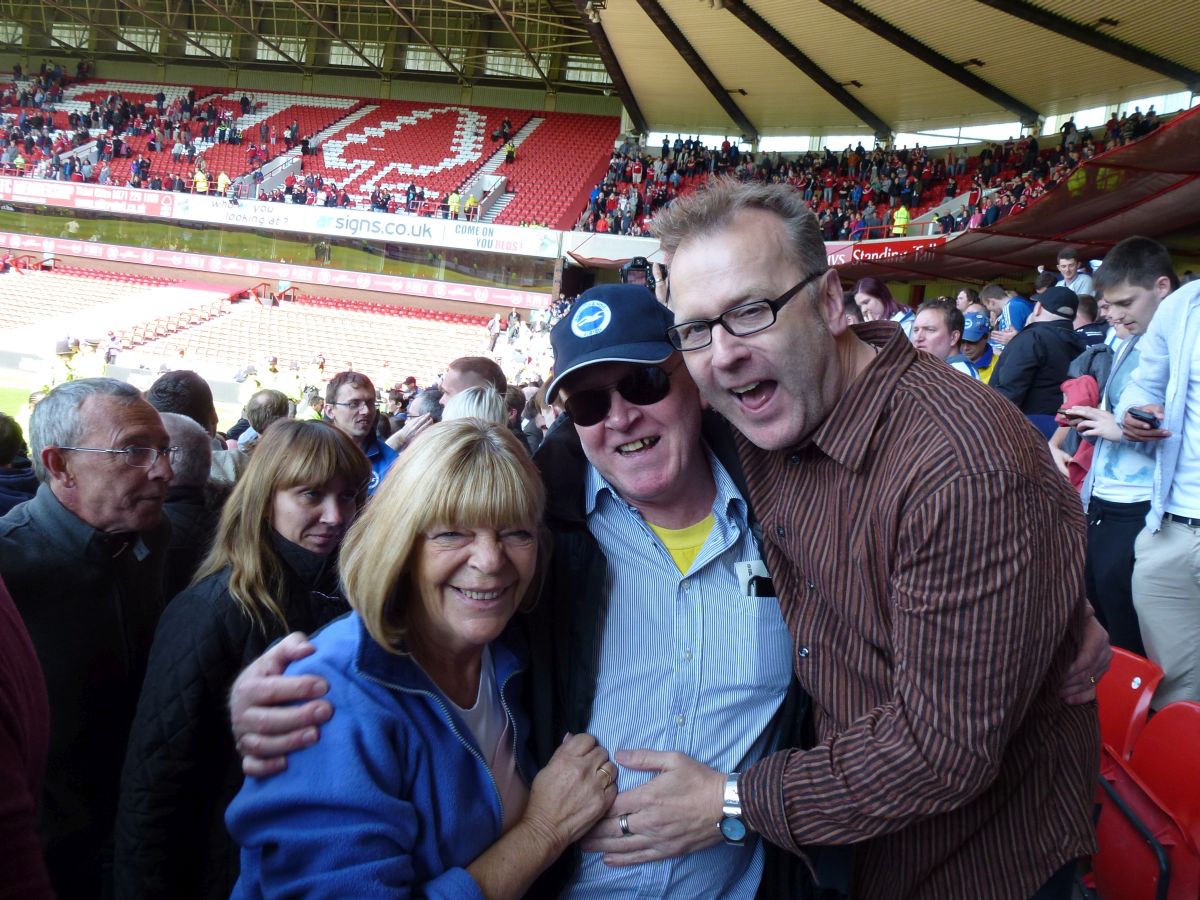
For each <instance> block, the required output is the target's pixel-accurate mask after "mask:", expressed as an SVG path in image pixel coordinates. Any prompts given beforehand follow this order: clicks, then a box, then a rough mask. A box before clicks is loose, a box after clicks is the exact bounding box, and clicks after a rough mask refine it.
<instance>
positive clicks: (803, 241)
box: [651, 177, 829, 272]
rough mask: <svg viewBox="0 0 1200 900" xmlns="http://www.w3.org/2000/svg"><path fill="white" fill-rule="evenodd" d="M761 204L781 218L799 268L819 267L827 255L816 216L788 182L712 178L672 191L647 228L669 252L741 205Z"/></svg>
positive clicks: (719, 222) (722, 221) (724, 221)
mask: <svg viewBox="0 0 1200 900" xmlns="http://www.w3.org/2000/svg"><path fill="white" fill-rule="evenodd" d="M753 209H761V210H764V211H766V212H769V213H774V214H775V215H776V216H778V217H779V218H780V219H782V220H783V222H782V228H783V230H784V232H785V233H786V235H787V242H786V243H787V245H788V246H789V247H790V248H791V249H792V251H793V253H794V254H795V260H796V262H797V263H799V264H800V268H801V269H802V270H803V271H805V272H823V271H825V270H826V269H828V268H829V257H828V255H827V254H826V251H825V242H824V240H823V239H822V237H821V226H820V225H818V224H817V217H816V215H815V214H814V213H813V211H812V210H811V209H810V208H809V207H808V204H807V203H805V202H804V195H803V194H801V193H800V191H798V190H796V189H795V188H794V187H792V186H791V185H787V184H761V183H758V182H746V183H742V182H740V181H737V180H735V179H733V178H728V177H726V178H718V179H716V180H714V181H713V182H712V183H711V184H709V185H708V187H707V188H706V189H705V190H702V191H696V192H695V193H692V194H688V195H686V196H683V197H677V198H676V199H675V200H673V201H672V202H671V205H670V206H668V207H667V208H666V209H664V210H662V211H661V212H659V213H657V214H656V215H655V217H654V222H653V224H652V225H651V231H652V232H653V233H654V236H655V237H656V238H658V241H659V244H661V245H662V249H663V252H664V253H666V254H667V256H672V255H673V254H674V253H675V251H676V250H678V249H679V247H680V245H681V244H683V243H686V242H687V241H689V240H691V239H693V238H697V237H702V236H704V235H709V234H712V233H713V232H715V231H719V230H720V229H722V228H724V227H725V226H727V225H728V224H729V222H730V220H731V219H732V218H733V217H734V216H736V215H737V214H738V213H740V212H743V211H744V210H753Z"/></svg>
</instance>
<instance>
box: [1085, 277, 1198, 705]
mask: <svg viewBox="0 0 1200 900" xmlns="http://www.w3.org/2000/svg"><path fill="white" fill-rule="evenodd" d="M1100 271H1101V272H1103V271H1104V267H1103V266H1102V267H1101V269H1100ZM1172 274H1173V273H1172ZM1174 283H1175V282H1174V281H1172V286H1174ZM1109 302H1110V307H1111V305H1112V300H1111V298H1110V301H1109ZM1138 349H1139V351H1140V356H1139V359H1138V367H1137V370H1136V371H1135V372H1134V373H1133V378H1132V381H1131V383H1130V384H1129V386H1128V387H1127V388H1126V389H1125V392H1124V393H1123V394H1122V395H1121V402H1120V404H1119V405H1118V407H1117V408H1116V420H1117V421H1118V422H1120V423H1121V425H1122V428H1123V430H1124V436H1125V439H1126V440H1130V441H1154V442H1156V447H1155V451H1156V452H1155V462H1154V477H1153V481H1152V488H1151V493H1150V512H1149V513H1148V514H1147V515H1146V527H1145V528H1144V529H1142V532H1141V533H1140V534H1139V535H1138V537H1137V541H1136V542H1135V544H1134V555H1135V562H1134V567H1133V602H1134V606H1135V607H1136V609H1137V613H1138V622H1139V624H1140V626H1141V632H1142V640H1143V642H1144V643H1145V645H1146V654H1147V655H1148V656H1149V657H1150V658H1151V659H1152V660H1154V661H1155V662H1156V663H1158V664H1159V665H1160V666H1161V667H1162V669H1163V672H1164V677H1163V680H1162V682H1161V683H1160V684H1159V687H1158V691H1157V692H1156V693H1155V695H1154V703H1153V705H1154V707H1155V708H1161V707H1163V706H1166V705H1167V704H1168V703H1172V702H1174V701H1176V700H1200V584H1198V583H1197V581H1196V579H1195V577H1194V575H1193V572H1194V571H1195V568H1196V566H1197V565H1200V540H1197V538H1200V418H1198V416H1200V282H1192V283H1190V284H1187V285H1184V286H1183V287H1182V288H1179V289H1178V290H1176V291H1175V292H1174V293H1172V294H1170V295H1169V296H1168V297H1167V298H1166V299H1164V300H1163V301H1162V302H1161V303H1160V304H1159V305H1158V309H1157V311H1156V312H1155V314H1154V319H1153V321H1152V322H1151V323H1150V325H1149V327H1148V328H1147V329H1146V332H1145V334H1144V335H1143V336H1142V339H1141V341H1139V346H1138ZM1139 415H1142V416H1145V417H1148V418H1150V419H1151V421H1149V422H1147V421H1143V420H1142V419H1139V418H1138V416H1139Z"/></svg>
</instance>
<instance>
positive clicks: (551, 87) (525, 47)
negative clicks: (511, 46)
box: [488, 0, 554, 94]
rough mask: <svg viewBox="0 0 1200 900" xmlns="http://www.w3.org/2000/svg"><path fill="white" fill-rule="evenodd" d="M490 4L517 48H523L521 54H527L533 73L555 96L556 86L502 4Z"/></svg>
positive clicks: (494, 1) (492, 0)
mask: <svg viewBox="0 0 1200 900" xmlns="http://www.w3.org/2000/svg"><path fill="white" fill-rule="evenodd" d="M488 3H489V5H490V6H491V7H492V12H494V13H495V14H496V16H497V18H499V19H500V24H501V25H503V26H504V27H505V29H506V30H507V31H508V33H509V34H510V35H511V36H512V39H513V40H514V41H516V42H517V46H518V47H520V48H521V52H522V53H524V54H525V58H526V59H527V60H529V64H530V65H531V66H533V71H535V72H537V73H538V78H540V79H542V82H543V83H544V84H545V85H546V92H547V93H550V94H553V93H554V85H552V84H551V83H550V79H549V78H547V77H546V73H545V72H543V71H542V67H541V66H540V65H538V61H537V60H536V59H535V58H534V56H533V54H532V53H530V52H529V45H528V44H526V43H525V41H524V40H523V39H522V38H521V36H520V35H519V34H517V32H516V29H514V28H513V27H512V23H511V22H510V21H508V16H506V15H505V14H504V10H502V9H501V8H500V4H499V3H497V2H496V0H488Z"/></svg>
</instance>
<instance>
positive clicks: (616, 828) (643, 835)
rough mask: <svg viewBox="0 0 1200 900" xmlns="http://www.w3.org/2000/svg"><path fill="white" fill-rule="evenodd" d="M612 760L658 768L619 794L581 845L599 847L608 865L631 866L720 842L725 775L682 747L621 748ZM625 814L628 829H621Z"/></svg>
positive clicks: (595, 849) (645, 768)
mask: <svg viewBox="0 0 1200 900" xmlns="http://www.w3.org/2000/svg"><path fill="white" fill-rule="evenodd" d="M617 762H618V763H620V764H621V765H622V766H624V767H625V768H627V769H637V770H639V771H643V772H657V773H658V774H657V775H656V776H655V777H654V778H653V779H651V780H650V781H648V782H647V783H646V784H643V785H642V786H641V787H637V788H634V789H633V790H631V791H625V792H624V793H621V794H618V795H617V798H616V800H614V801H613V805H612V808H611V809H609V811H608V813H607V815H606V816H605V817H604V818H603V819H601V820H600V821H599V822H598V823H597V824H596V826H595V827H594V828H593V829H592V830H591V832H590V833H589V834H588V835H587V836H586V837H585V838H584V839H583V841H582V843H581V844H580V846H581V847H582V848H583V850H584V851H586V852H592V853H603V854H604V862H605V864H606V865H610V866H633V865H638V864H640V863H645V862H653V861H654V860H659V859H668V858H671V857H675V856H684V855H686V854H688V853H695V852H696V851H697V850H703V849H704V848H705V847H711V846H712V845H713V844H716V843H718V842H720V840H721V834H720V832H719V831H718V830H717V822H718V821H719V820H720V818H721V805H722V797H723V795H724V790H725V775H724V774H723V773H721V772H717V771H715V770H714V769H710V768H709V767H708V766H706V765H704V764H703V763H699V762H696V760H694V759H692V758H691V757H689V756H684V755H683V754H682V753H660V752H658V751H655V750H621V751H619V752H618V753H617ZM622 817H624V819H625V822H626V825H627V827H628V833H627V834H623V833H622V831H621V818H622Z"/></svg>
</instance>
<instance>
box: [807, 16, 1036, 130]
mask: <svg viewBox="0 0 1200 900" xmlns="http://www.w3.org/2000/svg"><path fill="white" fill-rule="evenodd" d="M821 2H822V3H824V4H825V5H826V6H828V7H829V8H830V9H832V10H835V11H836V12H839V13H841V14H842V15H843V16H845V17H846V18H848V19H850V20H851V21H852V22H857V23H858V24H859V25H861V26H862V27H863V28H866V29H868V30H869V31H872V32H874V33H875V34H877V35H879V36H880V37H881V38H883V39H884V40H885V41H887V42H888V43H889V44H892V45H894V46H896V47H899V48H900V49H901V50H903V51H904V52H905V53H909V54H911V55H912V56H915V57H916V58H917V59H919V60H920V61H921V62H923V63H925V64H926V65H928V66H932V67H933V68H934V69H936V70H937V71H939V72H941V73H942V74H943V75H945V76H946V77H947V78H952V79H954V80H955V81H957V82H958V83H959V84H961V85H963V86H964V87H968V88H970V89H971V90H973V91H974V92H975V93H977V94H979V95H980V96H982V97H986V98H987V99H988V100H991V101H992V102H993V103H995V104H996V105H997V106H1000V107H1002V108H1004V109H1007V110H1008V111H1009V112H1011V113H1013V114H1015V115H1016V116H1017V117H1018V118H1019V119H1020V120H1021V124H1022V125H1026V126H1029V125H1034V124H1036V123H1037V121H1038V119H1039V118H1041V116H1039V114H1038V111H1037V110H1036V109H1034V108H1033V107H1032V106H1029V105H1027V104H1025V103H1022V102H1021V101H1020V100H1018V99H1017V98H1016V97H1013V96H1012V95H1010V94H1006V93H1005V92H1004V91H1002V90H1000V88H998V87H996V86H995V85H994V84H991V83H990V82H987V81H984V80H983V79H982V78H980V77H979V76H978V75H975V74H974V73H972V72H968V71H967V70H966V69H964V68H963V67H962V66H961V65H959V64H958V63H956V62H954V61H953V60H950V59H947V58H946V57H944V56H942V55H941V54H940V53H938V52H937V51H936V50H934V49H933V48H932V47H928V46H926V45H925V44H922V43H921V42H920V41H918V40H916V39H915V38H913V37H911V36H910V35H907V34H905V33H904V32H903V31H901V30H900V29H899V28H897V27H896V26H895V25H893V24H892V23H890V22H888V21H887V20H885V19H881V18H880V17H879V16H877V15H875V13H873V12H871V11H870V10H867V9H864V8H863V7H861V6H859V5H858V4H857V3H853V2H852V0H821Z"/></svg>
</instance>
